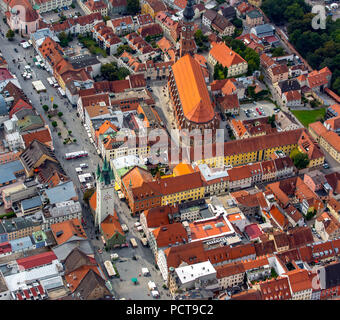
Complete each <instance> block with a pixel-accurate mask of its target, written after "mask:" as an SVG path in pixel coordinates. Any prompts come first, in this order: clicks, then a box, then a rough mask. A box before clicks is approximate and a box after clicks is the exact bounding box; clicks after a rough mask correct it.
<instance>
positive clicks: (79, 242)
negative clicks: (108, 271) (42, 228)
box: [52, 238, 94, 261]
mask: <svg viewBox="0 0 340 320" xmlns="http://www.w3.org/2000/svg"><path fill="white" fill-rule="evenodd" d="M74 248H78V249H79V250H80V251H82V252H83V253H85V254H86V255H90V254H94V252H93V250H92V248H91V244H90V241H88V240H86V239H82V238H78V239H74V240H69V241H67V242H65V243H63V244H61V245H59V246H56V247H54V248H53V249H52V250H53V252H54V254H55V255H56V256H57V257H58V259H59V261H64V260H65V259H66V257H67V256H68V255H69V254H70V252H72V250H73V249H74Z"/></svg>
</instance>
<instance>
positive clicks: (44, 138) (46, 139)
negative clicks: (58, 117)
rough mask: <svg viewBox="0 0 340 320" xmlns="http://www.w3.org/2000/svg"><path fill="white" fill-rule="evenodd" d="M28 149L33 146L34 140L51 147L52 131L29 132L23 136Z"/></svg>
mask: <svg viewBox="0 0 340 320" xmlns="http://www.w3.org/2000/svg"><path fill="white" fill-rule="evenodd" d="M22 138H23V140H24V143H25V146H26V148H27V147H28V146H29V145H30V144H31V142H32V141H33V140H38V141H40V142H41V143H45V144H47V145H49V144H50V143H51V142H52V137H51V134H50V131H49V130H48V129H47V128H45V129H43V130H40V131H35V132H29V133H26V134H23V135H22Z"/></svg>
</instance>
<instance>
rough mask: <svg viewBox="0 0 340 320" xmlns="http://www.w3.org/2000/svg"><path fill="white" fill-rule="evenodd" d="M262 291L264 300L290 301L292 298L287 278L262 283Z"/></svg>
mask: <svg viewBox="0 0 340 320" xmlns="http://www.w3.org/2000/svg"><path fill="white" fill-rule="evenodd" d="M260 290H261V293H262V296H263V299H264V300H290V299H291V297H292V296H291V293H290V288H289V282H288V278H286V277H278V278H276V279H272V280H267V281H264V282H261V283H260Z"/></svg>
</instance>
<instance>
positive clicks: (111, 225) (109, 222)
mask: <svg viewBox="0 0 340 320" xmlns="http://www.w3.org/2000/svg"><path fill="white" fill-rule="evenodd" d="M100 226H101V229H102V231H103V233H104V236H105V238H106V239H111V238H112V237H113V236H114V235H115V234H116V233H117V232H118V233H120V234H121V235H124V231H123V229H122V226H121V225H120V222H119V219H118V217H117V213H116V212H114V215H113V216H112V215H108V216H107V217H106V218H105V219H104V221H103V222H102V223H101V225H100Z"/></svg>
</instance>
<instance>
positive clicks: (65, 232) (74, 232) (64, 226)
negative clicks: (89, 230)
mask: <svg viewBox="0 0 340 320" xmlns="http://www.w3.org/2000/svg"><path fill="white" fill-rule="evenodd" d="M51 230H52V233H53V236H54V238H55V239H56V241H57V243H58V244H63V243H64V242H66V241H68V240H69V239H70V238H71V237H73V236H76V237H80V238H84V239H86V238H87V237H86V234H85V231H84V229H83V227H82V225H81V223H80V221H79V219H77V218H75V219H72V220H67V221H64V222H59V223H54V224H52V225H51ZM59 231H62V234H61V235H60V236H57V233H58V232H59Z"/></svg>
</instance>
